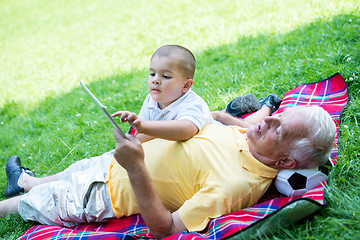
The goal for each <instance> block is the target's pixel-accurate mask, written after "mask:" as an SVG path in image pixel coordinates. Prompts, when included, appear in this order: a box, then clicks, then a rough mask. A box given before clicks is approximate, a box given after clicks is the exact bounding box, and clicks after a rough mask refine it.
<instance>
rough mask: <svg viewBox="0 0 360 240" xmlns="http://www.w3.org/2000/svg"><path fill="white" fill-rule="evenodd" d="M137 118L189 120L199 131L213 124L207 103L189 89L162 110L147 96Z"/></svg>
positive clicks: (148, 119)
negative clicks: (208, 124) (206, 125)
mask: <svg viewBox="0 0 360 240" xmlns="http://www.w3.org/2000/svg"><path fill="white" fill-rule="evenodd" d="M138 116H139V118H140V119H141V120H145V121H163V120H189V121H191V122H193V123H194V124H195V125H196V127H197V128H198V129H199V131H200V130H201V129H202V128H203V127H204V126H205V124H207V123H213V122H214V119H213V118H212V116H211V113H210V109H209V107H208V105H207V103H206V102H205V101H204V99H202V98H201V97H200V96H199V95H197V94H196V93H195V92H194V91H192V90H191V89H190V90H189V91H187V92H186V93H185V94H184V95H183V96H181V97H180V98H179V99H177V100H176V101H175V102H173V103H172V104H170V105H169V106H167V107H166V108H164V109H160V108H159V105H158V102H156V101H154V100H153V99H152V98H151V96H150V94H148V95H147V96H146V98H145V101H144V103H143V105H142V107H141V110H140V113H139V115H138Z"/></svg>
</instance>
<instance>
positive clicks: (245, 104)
mask: <svg viewBox="0 0 360 240" xmlns="http://www.w3.org/2000/svg"><path fill="white" fill-rule="evenodd" d="M260 108H261V105H260V102H259V100H257V98H256V97H255V96H254V95H252V94H246V95H244V96H240V97H236V98H234V99H233V100H231V101H230V102H229V103H228V105H226V108H225V111H226V112H227V113H229V114H231V115H233V116H235V117H241V116H242V115H244V114H246V113H252V112H255V111H257V110H259V109H260Z"/></svg>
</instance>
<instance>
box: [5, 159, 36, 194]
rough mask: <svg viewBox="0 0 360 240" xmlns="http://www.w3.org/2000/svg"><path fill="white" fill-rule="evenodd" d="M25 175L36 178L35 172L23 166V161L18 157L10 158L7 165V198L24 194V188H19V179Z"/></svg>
mask: <svg viewBox="0 0 360 240" xmlns="http://www.w3.org/2000/svg"><path fill="white" fill-rule="evenodd" d="M24 173H25V174H28V175H30V176H32V177H33V176H35V174H34V172H32V171H31V170H30V169H28V168H24V167H22V166H21V161H20V158H19V157H18V156H12V157H11V158H9V160H8V161H7V164H6V175H7V179H8V184H7V186H6V189H5V197H7V198H9V197H12V196H16V195H18V194H19V193H22V192H24V188H22V187H20V186H19V179H20V177H21V175H22V174H24Z"/></svg>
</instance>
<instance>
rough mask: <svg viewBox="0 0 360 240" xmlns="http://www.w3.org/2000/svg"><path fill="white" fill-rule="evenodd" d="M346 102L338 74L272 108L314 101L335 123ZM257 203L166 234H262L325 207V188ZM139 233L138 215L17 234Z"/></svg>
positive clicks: (142, 232)
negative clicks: (197, 226) (195, 228)
mask: <svg viewBox="0 0 360 240" xmlns="http://www.w3.org/2000/svg"><path fill="white" fill-rule="evenodd" d="M347 102H348V91H347V87H346V84H345V81H344V79H343V77H342V76H341V75H340V74H338V73H337V74H335V75H334V76H332V77H330V78H328V79H326V80H323V81H320V82H316V83H310V84H303V85H300V86H298V87H296V88H294V89H292V90H290V91H289V92H287V93H286V94H285V95H284V97H283V101H282V103H281V106H280V108H279V110H278V111H277V112H276V113H280V112H282V111H283V110H284V108H286V107H289V106H290V107H291V106H296V105H308V104H309V105H314V104H316V105H319V106H321V107H323V108H324V109H325V110H327V111H328V112H329V113H330V114H331V116H332V117H333V119H334V121H335V123H336V124H337V126H338V127H339V126H340V117H341V113H342V110H343V108H344V107H345V106H346V105H347ZM276 113H275V114H276ZM337 135H338V134H337ZM337 152H338V136H336V141H335V143H334V147H333V151H332V159H333V161H334V162H336V157H337ZM324 184H325V183H324ZM259 202H261V203H260V204H257V205H254V206H252V207H249V208H246V209H243V210H241V211H237V212H233V213H230V214H227V215H224V216H222V217H219V218H216V219H213V220H211V221H210V223H209V225H208V226H207V228H206V229H205V230H204V231H202V232H199V233H195V232H190V233H186V232H183V233H177V234H174V235H171V236H169V237H167V238H166V239H221V238H225V237H229V236H232V235H243V236H246V234H252V235H254V233H257V234H261V233H266V232H267V231H268V227H267V225H268V223H269V222H271V224H270V225H272V226H274V225H275V224H285V223H288V224H289V223H293V222H296V221H297V220H300V219H299V218H303V217H306V216H308V215H309V214H312V213H313V212H315V211H316V210H318V209H319V208H320V207H321V206H324V205H325V196H324V187H323V185H319V186H317V187H315V188H314V189H312V190H311V191H309V192H307V193H306V194H305V195H303V196H301V197H282V196H280V195H279V194H278V193H276V192H275V193H274V191H273V188H271V189H270V190H269V191H268V193H267V194H266V195H265V196H264V197H263V198H262V200H261V201H259ZM138 238H153V237H152V235H151V233H150V232H149V230H148V228H147V227H146V225H145V223H144V221H143V219H142V218H141V216H140V215H134V216H130V217H124V218H121V219H114V220H111V221H108V222H106V223H97V224H83V225H78V226H75V227H73V228H62V227H57V226H50V225H37V226H34V227H31V228H30V229H29V230H27V231H26V232H25V233H24V234H23V235H21V236H20V237H19V238H18V239H138Z"/></svg>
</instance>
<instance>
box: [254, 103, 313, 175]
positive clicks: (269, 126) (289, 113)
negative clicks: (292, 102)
mask: <svg viewBox="0 0 360 240" xmlns="http://www.w3.org/2000/svg"><path fill="white" fill-rule="evenodd" d="M305 119H306V114H305V113H304V112H302V111H299V109H297V108H288V109H286V110H285V111H284V112H283V113H281V114H275V115H273V116H269V117H266V118H265V119H264V120H263V121H262V122H260V123H258V124H256V125H254V126H252V127H250V128H249V129H248V131H247V138H248V143H249V147H250V150H251V152H252V154H253V155H254V156H255V157H256V158H258V157H257V156H262V157H265V159H266V160H263V161H262V162H263V163H264V164H266V165H268V166H270V167H274V168H278V167H277V166H276V162H277V161H279V160H281V159H284V158H286V157H288V156H289V151H290V147H291V145H292V143H293V141H294V140H296V139H300V138H304V137H306V136H308V134H309V128H308V127H307V126H306V125H305ZM258 159H259V158H258ZM259 160H260V159H259ZM264 161H265V162H264Z"/></svg>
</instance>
